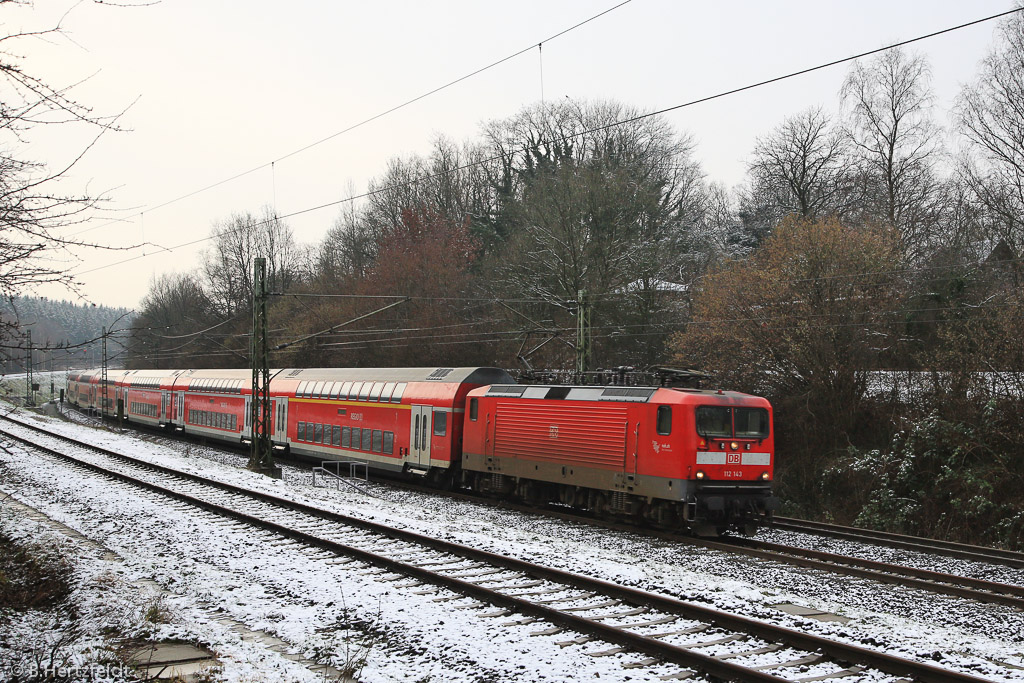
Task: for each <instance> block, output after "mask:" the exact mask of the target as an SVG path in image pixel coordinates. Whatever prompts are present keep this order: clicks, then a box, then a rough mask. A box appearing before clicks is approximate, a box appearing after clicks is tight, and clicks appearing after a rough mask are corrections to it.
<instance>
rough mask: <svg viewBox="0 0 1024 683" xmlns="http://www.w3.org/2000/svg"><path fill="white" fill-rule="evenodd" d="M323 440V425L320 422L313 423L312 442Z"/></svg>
mask: <svg viewBox="0 0 1024 683" xmlns="http://www.w3.org/2000/svg"><path fill="white" fill-rule="evenodd" d="M323 442H324V426H323V425H322V424H316V425H313V443H323Z"/></svg>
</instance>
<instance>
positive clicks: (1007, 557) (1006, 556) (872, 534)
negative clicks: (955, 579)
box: [773, 517, 1024, 569]
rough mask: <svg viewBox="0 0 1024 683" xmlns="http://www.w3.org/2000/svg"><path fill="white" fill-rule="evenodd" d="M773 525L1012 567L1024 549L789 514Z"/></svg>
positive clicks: (1023, 563)
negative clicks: (790, 516) (794, 517)
mask: <svg viewBox="0 0 1024 683" xmlns="http://www.w3.org/2000/svg"><path fill="white" fill-rule="evenodd" d="M773 526H774V527H775V528H776V529H782V530H786V531H799V532H802V533H806V534H815V535H818V536H829V537H831V538H840V539H844V540H850V541H860V542H863V543H872V544H875V545H882V546H888V547H890V548H899V549H901V550H916V551H919V552H924V553H931V554H934V555H945V556H946V557H956V558H959V559H963V560H973V561H976V562H988V563H990V564H1002V565H1006V566H1007V567H1013V568H1015V569H1024V553H1019V552H1015V551H1013V550H1003V549H1001V548H989V547H987V546H980V545H968V544H966V543H955V542H953V541H943V540H939V539H934V538H923V537H921V536H906V535H903V534H894V533H891V532H888V531H875V530H873V529H862V528H860V527H852V526H841V525H839V524H828V523H826V522H813V521H809V520H804V519H792V518H789V517H776V518H775V521H774V522H773Z"/></svg>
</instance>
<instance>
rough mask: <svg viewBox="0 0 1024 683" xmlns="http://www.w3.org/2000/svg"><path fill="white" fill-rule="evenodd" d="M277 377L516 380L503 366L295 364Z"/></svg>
mask: <svg viewBox="0 0 1024 683" xmlns="http://www.w3.org/2000/svg"><path fill="white" fill-rule="evenodd" d="M275 379H278V380H283V379H295V380H325V381H326V380H332V381H335V382H337V381H342V382H344V381H352V382H365V381H368V380H374V381H379V382H439V383H444V384H462V383H468V384H494V383H495V382H503V383H513V382H515V380H514V379H512V377H511V376H510V375H509V374H508V373H507V372H505V371H504V370H502V369H501V368H294V369H286V370H282V371H281V372H280V373H278V374H277V375H276V376H275Z"/></svg>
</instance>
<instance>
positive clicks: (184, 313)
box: [127, 273, 216, 368]
mask: <svg viewBox="0 0 1024 683" xmlns="http://www.w3.org/2000/svg"><path fill="white" fill-rule="evenodd" d="M140 310H141V313H139V315H138V316H136V317H135V320H134V321H133V322H132V343H131V345H130V347H129V351H128V363H127V365H128V367H130V368H131V367H138V368H153V367H155V368H161V367H164V368H168V367H169V368H173V367H180V366H181V362H180V358H181V357H184V356H188V357H192V358H194V357H196V356H198V355H200V353H199V352H201V351H202V350H203V349H205V348H208V347H209V343H208V341H207V339H205V338H203V337H202V335H200V334H196V332H197V331H199V330H203V329H205V328H207V327H208V326H210V325H212V324H214V323H215V322H216V316H215V311H214V307H213V304H212V302H211V301H210V299H209V297H208V296H207V295H206V292H205V291H204V290H203V285H202V283H201V282H200V281H199V277H198V276H197V275H196V274H194V273H180V274H179V273H172V274H168V275H161V276H158V277H156V278H154V279H153V282H151V283H150V286H149V292H148V293H147V294H146V296H145V298H143V300H142V303H141V306H140Z"/></svg>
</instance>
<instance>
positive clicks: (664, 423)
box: [658, 406, 672, 436]
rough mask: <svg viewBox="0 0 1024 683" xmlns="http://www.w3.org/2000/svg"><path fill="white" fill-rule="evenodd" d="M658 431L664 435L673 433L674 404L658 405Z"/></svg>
mask: <svg viewBox="0 0 1024 683" xmlns="http://www.w3.org/2000/svg"><path fill="white" fill-rule="evenodd" d="M658 433H659V434H661V435H662V436H668V435H669V434H671V433H672V406H658Z"/></svg>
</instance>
